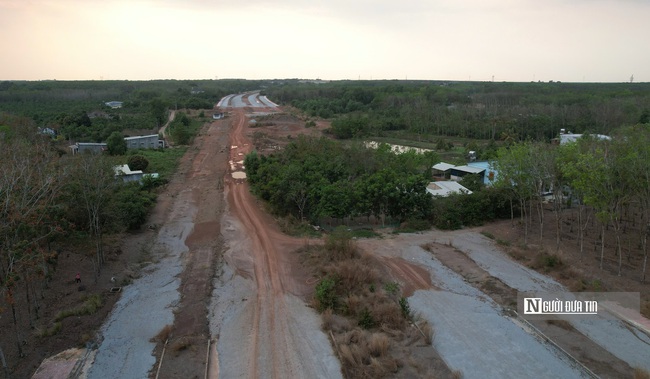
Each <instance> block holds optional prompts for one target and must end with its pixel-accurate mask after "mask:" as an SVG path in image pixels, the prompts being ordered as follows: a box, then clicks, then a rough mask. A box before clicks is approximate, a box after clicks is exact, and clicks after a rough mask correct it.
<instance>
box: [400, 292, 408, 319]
mask: <svg viewBox="0 0 650 379" xmlns="http://www.w3.org/2000/svg"><path fill="white" fill-rule="evenodd" d="M399 307H400V308H401V309H402V315H404V318H407V319H410V318H411V306H410V305H409V302H408V300H407V299H406V298H405V297H402V298H400V299H399Z"/></svg>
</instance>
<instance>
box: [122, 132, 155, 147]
mask: <svg viewBox="0 0 650 379" xmlns="http://www.w3.org/2000/svg"><path fill="white" fill-rule="evenodd" d="M124 140H125V141H126V147H127V149H158V148H159V147H164V141H161V140H159V138H158V134H151V135H148V136H135V137H125V138H124ZM160 142H163V144H161V143H160Z"/></svg>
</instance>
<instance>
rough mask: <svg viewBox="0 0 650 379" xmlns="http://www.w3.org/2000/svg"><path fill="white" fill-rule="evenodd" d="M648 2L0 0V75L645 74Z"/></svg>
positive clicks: (499, 77)
mask: <svg viewBox="0 0 650 379" xmlns="http://www.w3.org/2000/svg"><path fill="white" fill-rule="evenodd" d="M649 19H650V1H649V0H244V1H234V0H0V51H2V57H1V58H0V80H51V79H56V80H102V79H103V80H150V79H225V78H243V79H284V78H302V79H323V80H339V79H352V80H354V79H362V80H371V79H409V80H410V79H420V80H474V81H490V80H494V81H517V82H521V81H540V80H541V81H550V80H553V81H563V82H629V81H630V80H631V79H632V77H633V80H634V82H650V48H649V47H650V42H648V38H649V37H650V22H649V21H648V20H649Z"/></svg>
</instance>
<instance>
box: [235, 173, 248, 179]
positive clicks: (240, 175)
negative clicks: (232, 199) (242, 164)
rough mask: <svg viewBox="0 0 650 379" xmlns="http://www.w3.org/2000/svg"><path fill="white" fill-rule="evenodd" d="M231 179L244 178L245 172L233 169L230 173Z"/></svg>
mask: <svg viewBox="0 0 650 379" xmlns="http://www.w3.org/2000/svg"><path fill="white" fill-rule="evenodd" d="M232 177H233V179H246V173H245V172H243V171H235V172H233V173H232Z"/></svg>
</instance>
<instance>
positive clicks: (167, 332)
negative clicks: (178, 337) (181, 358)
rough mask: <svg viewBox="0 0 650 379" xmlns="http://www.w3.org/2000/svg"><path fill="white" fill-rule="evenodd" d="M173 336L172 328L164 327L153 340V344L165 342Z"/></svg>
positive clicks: (168, 325)
mask: <svg viewBox="0 0 650 379" xmlns="http://www.w3.org/2000/svg"><path fill="white" fill-rule="evenodd" d="M171 334H172V326H171V325H170V324H167V325H165V326H163V328H162V329H160V331H159V332H158V334H156V336H155V337H154V338H152V339H151V342H165V341H167V340H168V339H169V337H170V336H171Z"/></svg>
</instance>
